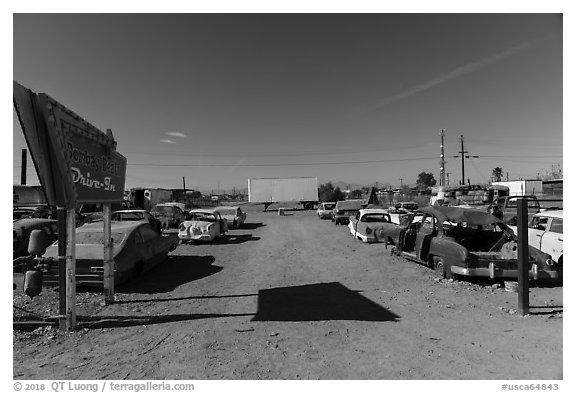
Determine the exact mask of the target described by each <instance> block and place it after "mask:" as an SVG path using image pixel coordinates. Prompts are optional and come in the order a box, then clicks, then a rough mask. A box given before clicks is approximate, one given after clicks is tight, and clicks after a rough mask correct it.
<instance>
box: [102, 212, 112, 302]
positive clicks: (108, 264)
mask: <svg viewBox="0 0 576 393" xmlns="http://www.w3.org/2000/svg"><path fill="white" fill-rule="evenodd" d="M111 216H112V206H111V205H110V204H109V203H105V204H104V303H106V304H112V303H114V259H113V257H112V255H113V247H114V245H113V244H112V225H111V224H112V222H111Z"/></svg>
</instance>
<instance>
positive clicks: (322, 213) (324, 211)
mask: <svg viewBox="0 0 576 393" xmlns="http://www.w3.org/2000/svg"><path fill="white" fill-rule="evenodd" d="M334 206H336V202H321V203H320V204H319V205H318V210H317V211H316V214H318V218H319V219H321V220H323V219H325V218H332V210H334Z"/></svg>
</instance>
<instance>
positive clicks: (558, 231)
mask: <svg viewBox="0 0 576 393" xmlns="http://www.w3.org/2000/svg"><path fill="white" fill-rule="evenodd" d="M540 242H541V243H540V244H541V245H540V249H541V250H542V251H544V252H546V253H548V254H550V255H551V256H552V259H553V260H555V261H558V259H559V258H560V256H561V255H562V254H563V253H564V244H563V243H564V235H563V219H562V218H556V217H552V218H551V219H550V220H549V222H548V227H547V230H546V231H545V232H544V233H542V235H541V239H540Z"/></svg>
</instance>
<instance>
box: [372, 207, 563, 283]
mask: <svg viewBox="0 0 576 393" xmlns="http://www.w3.org/2000/svg"><path fill="white" fill-rule="evenodd" d="M419 212H421V213H422V216H418V215H415V216H411V219H409V220H408V222H407V223H406V224H405V225H397V224H384V225H385V226H384V227H383V228H381V229H380V230H379V231H380V233H379V237H384V238H386V243H387V244H392V245H393V248H392V251H393V253H394V254H396V255H401V256H403V257H405V258H407V259H410V260H413V261H416V262H419V263H422V264H424V265H427V266H429V267H430V268H432V269H435V270H436V272H437V273H438V275H440V276H442V277H445V278H453V277H454V276H455V275H461V276H472V277H473V276H481V277H490V278H492V279H494V278H517V277H518V267H517V266H518V264H517V258H518V243H517V242H518V240H517V238H516V236H515V235H514V232H513V231H512V229H511V228H510V227H508V226H507V225H506V224H504V223H503V222H502V221H501V220H500V219H498V218H497V217H495V216H493V215H491V214H488V213H486V212H484V211H481V210H477V209H469V208H462V207H448V206H429V207H425V208H422V209H419ZM416 218H417V219H418V220H416ZM529 266H530V272H529V277H530V278H531V279H534V280H539V279H562V265H561V264H559V263H557V262H554V261H553V260H552V257H551V256H550V255H549V254H546V253H543V252H541V251H540V250H538V249H536V248H534V247H531V246H529Z"/></svg>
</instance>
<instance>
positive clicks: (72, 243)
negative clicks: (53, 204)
mask: <svg viewBox="0 0 576 393" xmlns="http://www.w3.org/2000/svg"><path fill="white" fill-rule="evenodd" d="M66 237H67V238H68V242H67V247H66V330H67V331H72V330H74V329H76V209H75V208H68V209H67V212H66Z"/></svg>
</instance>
